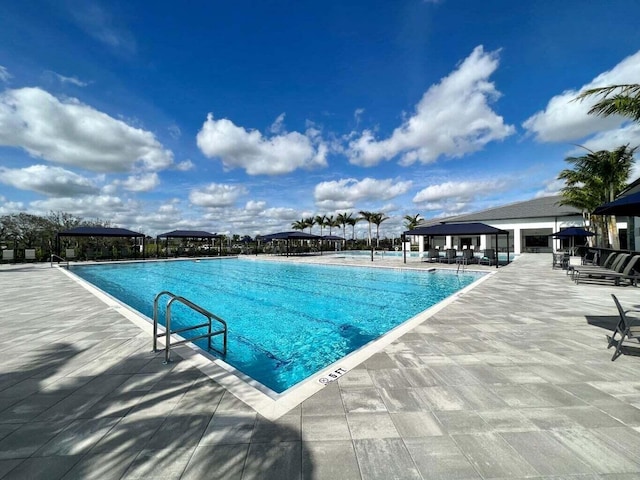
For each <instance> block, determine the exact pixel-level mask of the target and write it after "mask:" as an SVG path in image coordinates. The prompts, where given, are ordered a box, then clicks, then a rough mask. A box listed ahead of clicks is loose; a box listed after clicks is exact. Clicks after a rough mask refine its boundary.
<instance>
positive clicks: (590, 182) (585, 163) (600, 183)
mask: <svg viewBox="0 0 640 480" xmlns="http://www.w3.org/2000/svg"><path fill="white" fill-rule="evenodd" d="M636 148H637V147H635V148H629V145H624V146H622V147H618V148H617V149H615V150H613V151H608V150H600V151H598V152H594V151H592V150H589V149H585V150H587V152H589V153H587V154H586V155H583V156H581V157H568V158H566V159H565V161H566V162H568V163H570V164H571V165H573V168H572V169H565V170H562V171H561V172H560V174H559V175H558V179H560V180H564V181H565V187H564V188H563V189H562V190H561V193H562V196H563V198H562V200H561V202H560V203H561V204H564V205H572V206H574V207H577V208H580V209H581V210H582V211H583V212H584V214H586V215H590V214H591V212H593V210H595V208H596V207H597V206H598V205H600V204H602V203H606V202H611V201H613V200H614V199H615V197H616V196H617V195H618V194H619V193H620V192H621V191H622V190H624V189H625V188H626V186H627V181H628V179H629V174H630V173H631V168H632V167H633V163H634V158H633V154H634V153H635V151H636ZM598 223H600V225H601V227H602V230H603V232H604V231H608V239H609V243H610V244H611V245H612V247H613V248H615V249H618V248H620V241H619V237H618V233H617V226H616V221H615V217H605V218H603V219H601V220H600V221H599V222H598Z"/></svg>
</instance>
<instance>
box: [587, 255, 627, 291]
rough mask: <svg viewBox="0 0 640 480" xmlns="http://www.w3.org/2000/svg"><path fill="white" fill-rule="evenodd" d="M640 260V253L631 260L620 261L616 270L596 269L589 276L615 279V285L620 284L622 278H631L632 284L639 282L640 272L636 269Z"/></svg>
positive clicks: (600, 278)
mask: <svg viewBox="0 0 640 480" xmlns="http://www.w3.org/2000/svg"><path fill="white" fill-rule="evenodd" d="M639 260H640V255H634V256H633V257H631V258H630V259H629V261H628V262H627V263H626V265H625V264H624V262H621V263H620V266H619V267H618V268H617V269H616V270H615V271H611V272H609V271H596V272H591V273H590V274H589V276H591V277H595V278H597V279H598V280H613V282H614V283H615V285H616V286H617V285H620V281H621V280H629V282H630V283H631V284H632V285H637V284H638V279H640V273H638V271H636V264H637V263H638V261H639ZM622 265H625V266H624V269H622V271H619V270H620V268H621V266H622Z"/></svg>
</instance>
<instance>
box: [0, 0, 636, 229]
mask: <svg viewBox="0 0 640 480" xmlns="http://www.w3.org/2000/svg"><path fill="white" fill-rule="evenodd" d="M639 17H640V4H639V3H638V2H637V1H631V0H611V1H607V2H600V1H594V2H585V1H573V0H567V1H564V2H557V1H551V0H543V1H536V2H513V1H490V2H475V1H461V0H458V1H454V0H439V1H421V0H394V1H377V0H367V1H364V0H363V1H348V0H345V1H341V2H333V1H329V2H320V3H319V2H309V1H295V2H294V1H261V2H253V1H251V2H250V1H234V2H222V1H206V2H205V1H192V2H188V3H185V4H184V5H180V6H178V4H176V3H175V2H168V1H163V0H155V1H153V2H150V1H136V2H124V1H109V2H107V1H102V2H95V1H81V0H77V1H76V0H56V1H53V0H52V1H30V2H5V4H4V5H3V13H2V15H1V16H0V215H6V214H10V213H17V212H28V213H33V214H41V215H44V214H47V213H48V212H50V211H64V212H68V213H73V214H76V215H78V216H81V217H83V218H85V219H93V218H101V219H105V220H109V221H111V222H112V224H113V225H114V226H122V227H126V228H131V229H134V230H137V231H141V232H144V233H147V234H149V235H155V234H158V233H161V232H165V231H169V230H173V229H198V230H208V231H211V232H218V233H232V234H240V235H246V234H248V235H252V236H253V235H256V234H266V233H272V232H275V231H281V230H290V229H291V223H292V222H293V221H295V220H299V219H301V218H303V217H308V216H311V215H317V214H327V215H337V214H338V213H340V212H353V213H354V214H357V212H358V211H359V210H368V211H378V212H384V213H385V214H386V215H387V216H389V217H390V219H389V220H387V221H386V222H385V223H383V224H382V227H381V232H380V233H381V236H391V235H395V234H398V233H400V232H401V231H402V230H403V226H402V225H403V220H402V217H403V216H404V215H407V214H409V215H415V214H418V213H419V214H420V215H421V217H422V218H427V219H430V218H437V217H442V216H449V215H455V214H460V213H467V212H471V211H477V210H481V209H485V208H489V207H492V206H497V205H502V204H505V203H510V202H515V201H520V200H528V199H531V198H534V197H536V196H540V195H550V194H554V193H556V192H557V191H558V189H559V188H560V187H561V185H560V184H559V183H558V182H557V181H556V177H557V175H558V173H559V172H560V170H562V169H563V168H565V162H564V158H565V157H567V156H569V155H580V154H581V151H583V150H580V149H579V148H578V147H576V145H583V146H585V147H588V148H591V149H596V150H599V149H613V148H615V147H617V146H620V145H623V144H627V143H629V144H631V146H635V145H638V144H640V127H639V126H638V125H635V124H633V123H629V122H625V120H624V119H622V118H609V119H602V118H598V117H593V116H589V115H587V114H586V112H587V110H588V108H589V103H588V102H584V103H579V102H575V101H573V99H574V98H575V96H576V95H577V93H578V92H579V91H581V90H582V89H583V88H587V87H594V86H604V85H608V84H618V83H638V82H640V29H638V28H637V18H639ZM633 175H634V176H633V178H637V177H638V176H639V175H640V170H639V169H638V168H637V167H636V169H635V170H634V173H633ZM314 230H315V233H319V230H318V227H315V229H314ZM365 230H366V224H365V223H363V224H361V225H360V227H359V228H358V236H360V237H363V236H364V235H365V233H364V232H365ZM334 233H335V232H334Z"/></svg>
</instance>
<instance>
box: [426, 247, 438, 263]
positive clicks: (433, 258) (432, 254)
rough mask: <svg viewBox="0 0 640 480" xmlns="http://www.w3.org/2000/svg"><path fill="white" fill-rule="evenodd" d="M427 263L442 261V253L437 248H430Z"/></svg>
mask: <svg viewBox="0 0 640 480" xmlns="http://www.w3.org/2000/svg"><path fill="white" fill-rule="evenodd" d="M426 258H427V260H426V261H427V262H437V261H438V260H440V253H439V252H438V250H436V249H435V248H430V249H429V250H428V252H427V257H426Z"/></svg>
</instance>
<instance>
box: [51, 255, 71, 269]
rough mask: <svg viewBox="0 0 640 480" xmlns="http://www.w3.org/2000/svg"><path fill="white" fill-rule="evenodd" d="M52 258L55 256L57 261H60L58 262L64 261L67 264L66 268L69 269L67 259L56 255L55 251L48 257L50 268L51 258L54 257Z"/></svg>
mask: <svg viewBox="0 0 640 480" xmlns="http://www.w3.org/2000/svg"><path fill="white" fill-rule="evenodd" d="M54 258H57V259H58V263H60V262H65V263H66V264H67V265H66V266H67V270H69V260H66V259H64V258H62V257H60V256H58V255H56V254H55V253H52V254H51V258H50V259H49V260H50V262H51V268H53V259H54Z"/></svg>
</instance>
